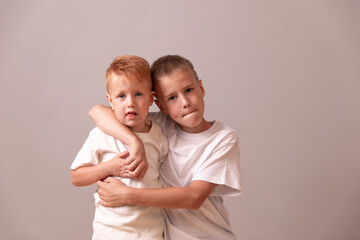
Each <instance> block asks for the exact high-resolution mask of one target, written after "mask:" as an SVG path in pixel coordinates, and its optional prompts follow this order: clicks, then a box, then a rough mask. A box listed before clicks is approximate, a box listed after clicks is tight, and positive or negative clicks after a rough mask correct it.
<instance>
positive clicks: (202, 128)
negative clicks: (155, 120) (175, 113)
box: [178, 118, 214, 133]
mask: <svg viewBox="0 0 360 240" xmlns="http://www.w3.org/2000/svg"><path fill="white" fill-rule="evenodd" d="M213 123H214V122H208V121H206V120H205V119H204V118H203V119H202V121H201V123H200V124H198V125H197V126H195V127H186V126H183V125H180V124H178V126H179V127H180V129H181V130H183V131H184V132H188V133H201V132H205V131H206V130H208V129H209V128H211V126H212V124H213Z"/></svg>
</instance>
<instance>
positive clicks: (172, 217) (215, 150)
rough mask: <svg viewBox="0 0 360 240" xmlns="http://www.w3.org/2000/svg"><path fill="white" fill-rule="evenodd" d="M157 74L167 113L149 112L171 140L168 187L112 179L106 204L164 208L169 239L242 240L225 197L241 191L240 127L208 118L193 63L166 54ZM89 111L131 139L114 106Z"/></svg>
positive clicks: (103, 188) (106, 184) (164, 175)
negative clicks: (145, 186) (140, 186)
mask: <svg viewBox="0 0 360 240" xmlns="http://www.w3.org/2000/svg"><path fill="white" fill-rule="evenodd" d="M151 73H152V80H153V86H154V89H155V92H156V96H157V100H155V101H156V104H157V106H158V107H159V109H160V110H161V113H151V114H150V115H149V116H150V117H151V118H152V119H153V121H155V122H157V123H158V124H159V125H160V126H161V128H162V129H163V131H164V134H165V135H166V136H167V137H168V141H169V153H168V156H167V159H166V160H165V161H164V162H163V163H162V165H161V168H160V179H161V181H162V184H163V187H164V188H162V189H161V188H158V189H135V188H131V187H129V186H126V185H125V184H122V183H121V182H120V181H117V180H116V179H114V178H111V177H109V178H106V179H105V180H104V181H99V182H98V187H99V195H100V198H101V199H102V202H101V204H102V205H104V206H120V205H123V204H137V205H143V206H157V207H162V208H164V212H165V219H166V221H165V222H166V226H165V239H175V240H186V239H189V240H190V239H192V240H193V239H207V240H209V239H221V240H225V239H236V237H235V235H234V233H233V232H232V230H231V227H230V223H229V219H228V214H227V211H226V209H225V207H224V205H223V199H222V196H229V195H238V194H240V164H239V157H240V151H239V146H238V139H237V135H236V133H235V131H234V130H232V129H231V128H229V127H227V126H225V125H224V124H222V123H221V122H219V121H212V122H209V121H207V120H205V119H204V116H203V115H204V108H205V104H204V100H203V98H204V96H205V90H204V87H203V85H202V82H201V80H199V79H198V77H197V74H196V71H195V70H194V68H193V65H192V64H191V62H190V61H188V60H187V59H185V58H183V57H180V56H177V55H169V56H164V57H162V58H160V59H158V60H156V61H155V62H154V64H153V65H152V67H151ZM89 114H90V116H91V117H92V118H93V119H94V120H95V122H96V124H97V125H98V126H99V127H100V128H101V129H104V131H106V132H108V133H109V134H110V135H112V136H114V137H116V138H119V139H123V140H124V141H128V140H129V139H131V133H129V132H128V131H127V130H126V128H124V127H123V126H122V125H121V124H119V122H118V121H116V119H115V118H114V116H113V114H112V113H111V112H110V111H109V109H108V108H106V107H103V106H95V107H94V108H93V109H92V110H91V111H90V113H89ZM135 152H136V151H135ZM130 155H131V154H130Z"/></svg>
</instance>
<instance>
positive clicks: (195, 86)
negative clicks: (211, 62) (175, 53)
mask: <svg viewBox="0 0 360 240" xmlns="http://www.w3.org/2000/svg"><path fill="white" fill-rule="evenodd" d="M155 91H156V95H157V97H158V100H159V101H157V100H155V102H156V104H157V105H158V107H159V108H160V110H161V111H162V112H163V113H164V114H169V116H170V117H171V118H172V119H173V120H174V121H175V122H177V123H178V124H179V126H180V128H181V129H182V130H184V131H186V132H190V133H199V132H202V131H205V130H206V129H207V127H208V126H207V122H206V121H205V119H204V117H203V116H204V110H205V103H204V96H205V90H204V88H203V86H202V83H201V80H199V81H197V79H196V78H195V76H194V74H193V73H192V71H190V70H186V69H178V70H175V71H174V72H173V73H172V74H170V75H164V76H162V77H160V78H159V80H158V82H157V83H156V85H155Z"/></svg>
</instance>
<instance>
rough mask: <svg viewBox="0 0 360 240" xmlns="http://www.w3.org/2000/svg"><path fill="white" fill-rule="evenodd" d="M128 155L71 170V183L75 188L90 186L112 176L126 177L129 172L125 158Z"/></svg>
mask: <svg viewBox="0 0 360 240" xmlns="http://www.w3.org/2000/svg"><path fill="white" fill-rule="evenodd" d="M128 154H129V153H128V152H122V153H120V154H118V155H116V156H115V157H114V158H112V159H111V160H110V161H107V162H101V163H99V164H96V165H92V166H84V167H79V168H77V169H75V170H71V183H72V184H73V185H75V186H88V185H91V184H93V183H95V182H96V181H99V180H101V179H104V178H106V177H107V176H110V175H112V176H126V175H127V174H128V170H127V169H126V168H125V167H124V159H123V158H125V157H126V156H127V155H128Z"/></svg>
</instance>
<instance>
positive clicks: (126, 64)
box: [106, 55, 152, 92]
mask: <svg viewBox="0 0 360 240" xmlns="http://www.w3.org/2000/svg"><path fill="white" fill-rule="evenodd" d="M112 74H115V75H117V76H125V77H127V78H134V77H135V78H136V80H137V81H139V82H148V83H149V84H150V89H151V87H152V82H151V72H150V66H149V63H148V62H147V61H146V60H145V59H143V58H141V57H138V56H132V55H125V56H120V57H117V58H115V59H114V61H113V62H112V63H111V64H110V67H109V68H108V69H107V71H106V89H107V91H108V92H109V85H110V82H111V75H112Z"/></svg>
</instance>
